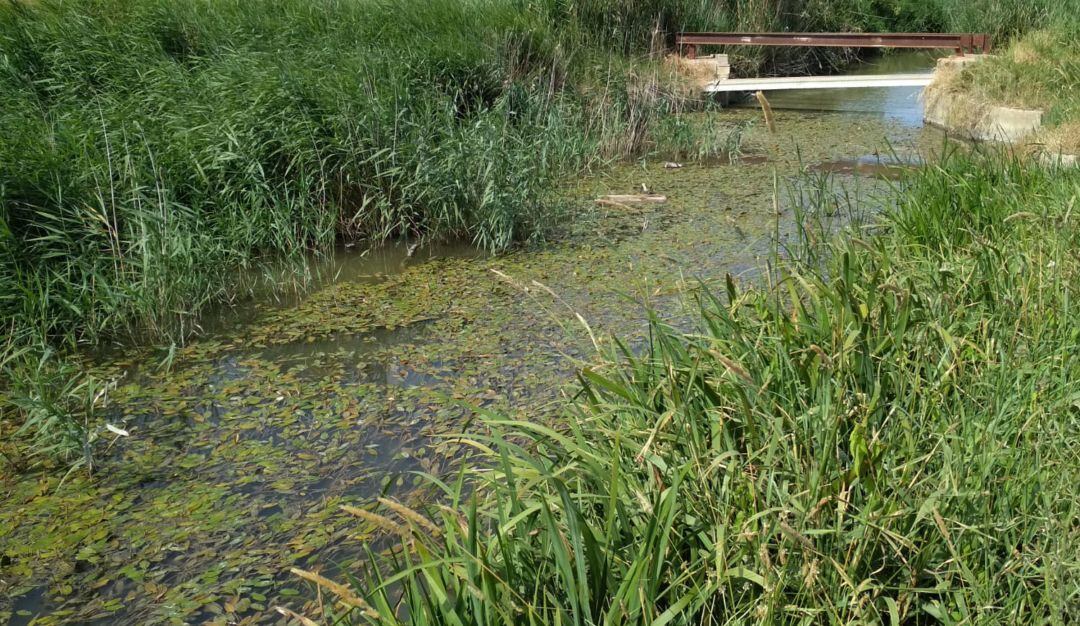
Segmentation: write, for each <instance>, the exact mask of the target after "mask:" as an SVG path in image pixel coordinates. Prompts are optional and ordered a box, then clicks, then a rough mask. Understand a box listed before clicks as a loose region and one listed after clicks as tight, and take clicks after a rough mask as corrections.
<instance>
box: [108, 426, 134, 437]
mask: <svg viewBox="0 0 1080 626" xmlns="http://www.w3.org/2000/svg"><path fill="white" fill-rule="evenodd" d="M105 428H106V429H108V431H109V432H111V433H115V434H117V435H120V436H121V437H130V436H131V433H129V432H128V431H126V430H124V429H123V428H118V427H116V426H113V425H112V424H109V423H106V424H105Z"/></svg>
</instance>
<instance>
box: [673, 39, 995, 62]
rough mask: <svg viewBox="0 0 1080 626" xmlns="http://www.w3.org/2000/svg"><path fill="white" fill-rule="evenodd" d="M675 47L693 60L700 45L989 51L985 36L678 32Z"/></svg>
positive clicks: (960, 51) (988, 41) (958, 52)
mask: <svg viewBox="0 0 1080 626" xmlns="http://www.w3.org/2000/svg"><path fill="white" fill-rule="evenodd" d="M675 45H676V46H677V47H678V49H679V51H680V52H683V53H685V54H686V56H687V57H689V58H691V59H693V58H696V57H697V47H698V46H732V45H735V46H811V47H831V48H928V49H934V48H944V49H950V50H955V51H956V54H958V55H960V56H963V55H964V53H965V52H982V53H984V54H985V53H987V52H989V51H990V36H989V35H986V34H983V33H678V34H677V35H676V36H675Z"/></svg>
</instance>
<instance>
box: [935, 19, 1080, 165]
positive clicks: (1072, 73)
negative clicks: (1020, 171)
mask: <svg viewBox="0 0 1080 626" xmlns="http://www.w3.org/2000/svg"><path fill="white" fill-rule="evenodd" d="M1078 32H1080V24H1070V23H1062V24H1059V25H1057V26H1055V27H1054V28H1052V29H1049V30H1040V31H1036V32H1032V33H1028V34H1026V35H1024V36H1023V37H1022V38H1020V39H1018V40H1017V41H1015V42H1013V43H1012V44H1011V45H1010V46H1009V47H1007V48H1005V49H1003V50H1001V51H1000V52H999V53H997V54H994V55H992V56H989V57H987V58H985V59H981V60H978V61H975V62H971V63H964V64H959V63H953V64H951V66H947V67H944V68H943V69H942V70H940V71H939V74H940V76H939V78H938V79H936V80H935V84H934V85H931V87H929V88H928V89H927V92H926V99H927V106H928V110H929V109H933V111H932V112H929V115H930V116H931V119H933V120H934V121H935V123H938V124H940V125H943V126H945V127H948V128H949V129H950V130H953V131H955V132H957V133H960V134H967V135H970V136H973V137H974V138H976V139H979V140H991V141H1005V142H1009V143H1016V144H1019V145H1021V146H1023V145H1028V146H1037V147H1038V148H1039V149H1040V150H1043V151H1045V152H1047V153H1049V154H1050V155H1059V154H1061V155H1075V154H1078V153H1080V104H1078V103H1080V51H1078V49H1077V47H1076V45H1075V41H1076V37H1077V33H1078Z"/></svg>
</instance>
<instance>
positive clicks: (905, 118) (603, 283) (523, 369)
mask: <svg viewBox="0 0 1080 626" xmlns="http://www.w3.org/2000/svg"><path fill="white" fill-rule="evenodd" d="M932 63H933V59H932V58H931V57H929V56H928V55H927V54H925V53H919V54H905V55H897V56H892V57H885V58H883V59H882V60H881V61H879V62H878V63H877V64H875V65H876V66H871V67H867V68H863V69H862V70H860V71H864V72H869V73H874V74H880V73H894V72H896V71H904V72H912V71H929V68H930V67H931V66H932ZM918 92H919V89H918V88H882V89H873V90H870V89H867V90H850V91H848V90H831V91H814V92H811V93H801V92H798V91H787V92H783V93H778V94H776V95H774V96H770V99H771V100H772V103H773V107H774V108H775V109H777V112H776V122H777V125H778V132H777V133H776V134H769V133H768V132H767V131H766V130H765V128H764V126H763V125H761V124H755V125H753V126H751V127H750V130H748V131H747V133H746V142H745V148H744V152H743V154H742V155H732V159H731V160H730V163H729V162H727V161H724V162H721V163H716V164H708V165H686V166H685V167H681V168H671V169H668V168H665V167H664V162H663V161H662V160H658V161H656V162H646V163H639V164H631V165H624V166H620V167H618V168H615V169H614V170H613V171H610V172H608V173H607V174H606V175H604V176H602V177H597V178H591V179H588V180H583V181H578V182H576V183H575V184H574V185H573V187H572V189H569V190H568V194H569V195H570V196H571V197H574V198H578V202H579V203H580V208H581V210H582V211H583V212H586V213H588V214H589V215H590V216H591V217H589V218H588V219H585V220H583V221H582V222H581V223H580V224H577V225H575V226H574V228H573V229H572V232H568V233H566V237H565V239H564V240H562V241H561V242H560V243H556V244H552V245H549V246H546V247H543V248H540V249H532V250H522V251H520V252H515V253H511V254H507V255H501V256H496V257H488V256H485V255H481V254H479V253H477V252H476V251H475V250H472V249H471V248H469V247H467V246H435V247H429V248H421V249H419V250H416V251H414V252H413V253H412V254H410V251H409V250H408V249H407V247H406V246H405V245H401V246H391V247H388V248H385V249H382V250H377V251H374V252H371V253H368V254H361V253H357V252H353V251H349V250H342V251H341V253H340V254H338V255H337V256H336V257H335V258H334V259H333V260H331V261H327V262H326V264H325V265H324V266H323V267H322V268H321V270H322V273H323V275H324V276H328V277H332V279H330V280H327V281H325V284H324V286H322V287H321V288H319V289H316V290H313V291H312V292H311V293H309V294H308V295H306V296H304V297H302V298H295V299H291V300H285V301H274V300H267V301H262V302H256V303H252V304H250V305H247V306H245V307H243V308H242V311H241V312H240V313H236V312H227V313H225V312H223V314H222V315H221V316H220V319H218V320H216V321H215V320H209V321H208V322H209V323H208V326H210V327H213V328H214V330H213V332H211V333H209V334H208V335H207V336H205V337H204V338H203V339H200V340H198V341H195V342H193V343H191V344H190V345H188V346H186V347H183V348H180V349H178V350H177V351H176V353H175V354H173V355H171V357H170V360H171V364H172V365H171V368H169V369H165V368H162V367H159V364H160V363H161V362H162V361H163V360H164V355H163V354H159V353H156V352H149V353H147V352H137V353H130V354H124V355H121V356H115V357H112V358H111V359H110V360H109V361H108V362H106V363H103V364H102V365H101V370H102V373H105V374H111V375H114V376H117V377H118V380H119V382H118V385H117V387H116V388H115V390H114V391H113V392H112V395H111V398H110V401H109V409H108V415H107V419H108V420H109V422H110V423H114V424H117V425H120V426H122V427H123V428H124V429H126V430H127V431H129V432H130V436H129V437H126V438H122V439H120V440H118V441H117V442H116V443H115V444H114V445H112V446H111V447H110V448H109V450H108V452H107V453H106V454H104V455H102V456H100V458H99V459H98V462H97V467H96V471H95V475H94V477H93V478H92V479H87V478H85V477H83V476H82V475H72V476H71V477H68V478H67V479H66V481H64V482H62V483H61V477H60V476H51V475H50V476H24V477H15V478H7V479H5V480H4V482H0V520H2V524H0V526H2V527H3V530H2V531H0V548H2V549H0V623H4V622H7V623H10V624H27V623H29V622H30V621H31V620H32V619H35V617H36V618H37V620H38V621H36V622H35V623H38V624H50V623H60V622H80V623H81V622H95V621H96V622H100V623H130V624H153V623H183V622H187V623H204V622H213V623H221V624H224V623H262V622H273V621H275V620H277V619H279V616H277V614H276V613H274V612H273V611H272V610H270V607H273V606H274V605H277V604H285V605H289V606H292V607H294V608H298V607H301V606H302V605H303V603H304V601H305V600H308V599H311V597H312V594H311V590H310V589H309V588H308V587H307V586H306V585H305V584H302V581H298V580H296V579H294V578H292V577H291V576H290V575H289V574H288V573H287V569H288V567H290V566H300V567H304V568H308V569H321V570H322V571H324V572H328V571H329V572H333V571H334V570H340V569H347V568H348V562H349V560H350V559H353V558H356V557H357V556H358V555H360V554H361V553H362V545H363V542H364V538H363V537H356V536H355V533H356V525H355V521H354V519H352V518H350V517H348V516H346V515H344V514H342V513H341V512H340V510H339V505H340V504H345V503H353V504H357V503H364V502H366V501H367V500H369V499H370V498H371V497H373V496H374V495H378V494H381V493H390V494H393V495H395V496H396V497H399V498H402V499H403V500H406V501H407V500H408V499H409V498H410V497H411V495H410V494H413V493H414V489H415V486H416V485H418V484H420V479H419V477H418V476H417V474H416V473H415V472H431V473H439V472H442V471H445V470H447V469H448V468H449V467H451V466H452V465H453V464H454V462H455V456H454V455H455V452H454V448H453V445H452V440H449V439H448V438H447V437H446V435H448V434H450V433H454V432H458V431H460V430H461V429H463V428H467V427H468V424H469V418H470V417H471V415H472V414H473V411H474V408H473V407H485V408H487V409H490V410H495V411H501V412H505V413H507V414H509V415H511V416H513V417H528V418H529V419H534V420H551V419H555V418H557V417H558V416H559V414H560V411H561V408H562V406H563V405H564V404H565V402H566V400H567V394H566V392H565V391H564V390H563V388H561V387H560V383H570V382H572V379H573V373H574V371H575V369H576V368H577V367H579V366H580V364H581V363H582V362H585V361H587V360H588V359H590V358H591V357H592V355H593V354H594V347H593V341H592V338H591V336H590V332H589V330H586V329H585V328H584V327H583V326H582V324H581V323H580V322H579V321H578V319H577V317H576V315H578V314H579V315H580V316H581V317H582V318H583V319H584V320H586V321H587V322H588V324H589V326H590V329H591V334H592V336H595V337H596V338H597V340H598V341H599V342H601V343H605V342H607V339H606V338H607V337H608V336H610V334H611V333H617V334H619V335H621V336H629V337H634V336H638V335H640V334H641V333H642V331H643V329H644V323H645V307H646V306H649V307H652V308H653V309H654V310H655V311H656V312H657V313H658V315H660V316H661V317H663V318H665V319H668V320H670V321H671V322H672V323H674V324H682V323H683V320H684V319H685V311H686V309H685V307H686V303H687V301H688V300H690V299H692V296H693V294H694V293H695V292H696V291H697V290H698V289H699V287H700V284H701V283H700V282H699V281H703V282H704V284H706V285H707V284H710V283H715V282H716V281H722V280H723V278H724V276H725V274H728V273H730V274H731V275H733V276H734V277H736V279H737V280H741V281H744V282H745V281H752V280H754V279H755V276H756V275H758V274H759V272H760V271H761V268H762V266H763V263H764V260H765V259H766V257H767V256H768V255H769V254H770V252H771V251H772V250H773V249H774V240H775V236H777V235H778V236H779V238H780V240H781V241H780V243H781V245H782V244H783V243H784V241H785V240H786V239H788V238H790V236H791V233H792V231H793V227H794V221H793V212H792V210H791V204H790V201H789V200H787V198H789V197H794V196H792V195H791V193H790V191H791V190H793V189H794V190H795V195H797V194H798V193H807V192H809V191H808V190H806V189H805V186H807V185H810V186H814V185H816V184H819V183H820V184H824V185H827V186H828V187H829V191H828V193H830V194H833V197H834V199H835V200H836V203H837V205H838V206H842V205H843V204H845V203H846V201H847V199H849V198H850V197H851V196H854V195H859V196H862V197H878V198H879V202H882V203H887V202H888V201H889V200H888V194H889V193H892V192H890V191H889V185H888V184H887V183H885V182H883V181H882V178H888V177H891V174H892V173H895V172H896V171H897V168H900V167H904V166H905V165H904V164H905V163H908V162H915V161H917V157H918V155H919V154H921V153H923V152H924V151H926V150H928V149H932V148H934V147H936V146H939V145H940V143H941V137H940V134H939V133H937V132H936V131H933V130H930V129H924V128H923V127H922V122H921V117H922V116H921V111H920V108H921V107H920V104H919V102H918ZM795 109H803V110H795ZM716 115H723V116H724V117H725V122H727V121H730V123H732V124H736V123H743V122H749V121H751V120H756V119H758V118H759V117H760V113H759V112H758V111H756V110H754V109H751V108H745V109H738V108H736V109H732V110H728V111H725V112H723V113H717V114H716ZM884 155H889V156H884ZM798 181H802V182H801V183H800V182H798ZM642 184H644V185H646V186H648V187H650V188H651V189H652V190H654V191H656V192H658V193H663V194H664V195H666V196H667V197H668V202H667V203H664V204H657V205H655V206H652V205H650V206H643V207H640V209H636V210H633V211H628V210H625V209H623V208H597V207H596V206H595V205H594V203H593V201H592V200H593V199H594V198H595V197H597V196H598V195H602V194H608V193H612V194H616V193H628V192H629V193H633V192H635V191H637V190H638V189H640V187H641V185H642ZM799 185H803V186H804V189H803V190H802V191H799V190H798V186H799ZM777 186H778V187H779V195H778V196H774V189H775V188H776V187H777ZM774 197H778V198H779V202H778V203H774ZM777 209H779V211H777ZM838 219H839V218H838ZM540 285H542V286H543V287H541V286H540Z"/></svg>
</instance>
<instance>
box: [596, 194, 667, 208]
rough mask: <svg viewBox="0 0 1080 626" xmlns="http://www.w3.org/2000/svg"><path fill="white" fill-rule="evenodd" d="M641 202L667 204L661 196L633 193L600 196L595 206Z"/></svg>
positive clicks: (664, 197)
mask: <svg viewBox="0 0 1080 626" xmlns="http://www.w3.org/2000/svg"><path fill="white" fill-rule="evenodd" d="M643 202H656V203H661V202H667V196H661V195H659V194H655V193H649V194H645V193H635V194H612V195H608V196H601V197H599V198H597V199H596V203H597V204H612V205H618V204H641V203H643Z"/></svg>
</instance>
